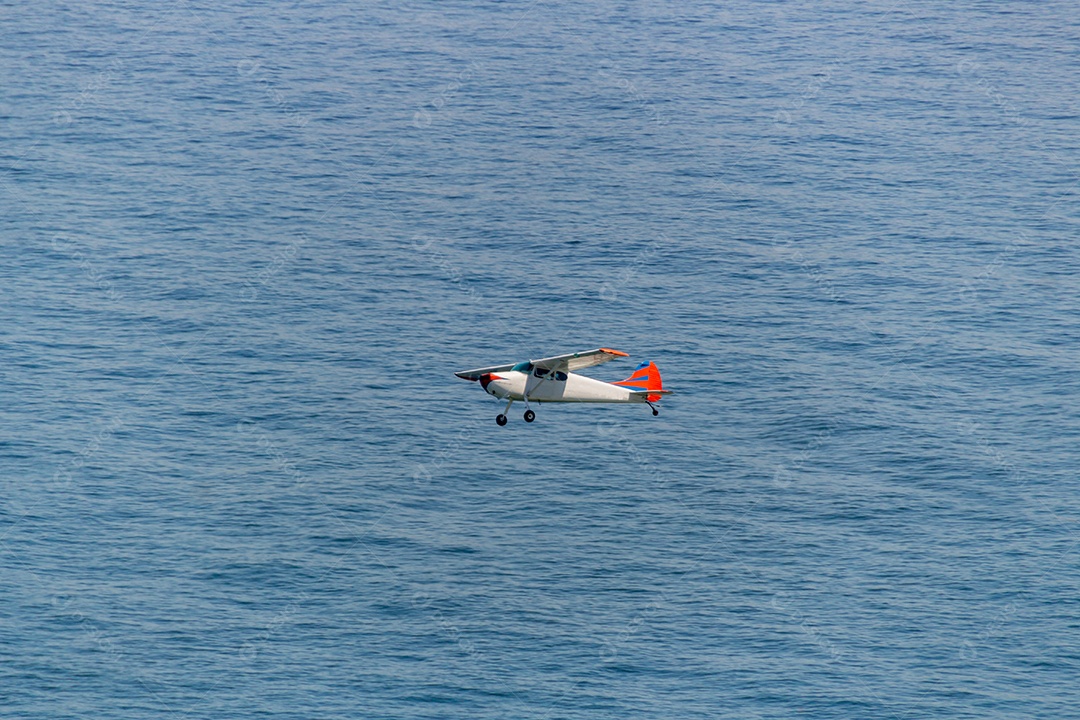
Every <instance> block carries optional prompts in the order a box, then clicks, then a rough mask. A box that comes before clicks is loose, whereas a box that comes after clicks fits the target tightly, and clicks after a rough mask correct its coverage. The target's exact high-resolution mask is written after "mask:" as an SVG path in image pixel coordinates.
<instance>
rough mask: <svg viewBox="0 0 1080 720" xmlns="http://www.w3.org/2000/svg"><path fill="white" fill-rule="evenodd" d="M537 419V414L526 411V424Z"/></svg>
mask: <svg viewBox="0 0 1080 720" xmlns="http://www.w3.org/2000/svg"><path fill="white" fill-rule="evenodd" d="M535 419H536V413H534V412H533V411H532V410H526V411H525V422H532V421H533V420H535Z"/></svg>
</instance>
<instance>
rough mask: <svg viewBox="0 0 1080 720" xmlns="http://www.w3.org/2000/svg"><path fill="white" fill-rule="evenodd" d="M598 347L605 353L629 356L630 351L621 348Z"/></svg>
mask: <svg viewBox="0 0 1080 720" xmlns="http://www.w3.org/2000/svg"><path fill="white" fill-rule="evenodd" d="M600 349H601V350H603V351H604V352H606V353H611V354H612V355H618V356H619V357H630V353H624V352H623V351H622V350H612V349H611V348H600Z"/></svg>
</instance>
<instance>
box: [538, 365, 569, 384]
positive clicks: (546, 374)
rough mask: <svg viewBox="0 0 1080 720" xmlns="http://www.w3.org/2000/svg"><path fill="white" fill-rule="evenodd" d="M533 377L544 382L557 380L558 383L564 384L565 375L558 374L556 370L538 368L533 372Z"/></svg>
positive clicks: (562, 373)
mask: <svg viewBox="0 0 1080 720" xmlns="http://www.w3.org/2000/svg"><path fill="white" fill-rule="evenodd" d="M533 375H535V376H536V377H538V378H542V379H544V380H557V381H558V382H566V373H564V372H559V371H558V370H549V369H547V368H542V367H538V368H536V370H534V371H533Z"/></svg>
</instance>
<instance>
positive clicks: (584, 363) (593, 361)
mask: <svg viewBox="0 0 1080 720" xmlns="http://www.w3.org/2000/svg"><path fill="white" fill-rule="evenodd" d="M620 357H630V355H629V354H628V353H624V352H622V351H620V350H612V349H611V348H597V349H595V350H585V351H583V352H576V353H567V354H566V355H556V356H555V357H549V358H542V359H540V360H533V361H532V364H533V365H535V366H537V367H542V368H547V369H548V370H562V371H563V372H574V371H576V370H581V369H582V368H587V367H592V366H593V365H600V364H601V363H606V362H608V361H609V360H614V359H615V358H620Z"/></svg>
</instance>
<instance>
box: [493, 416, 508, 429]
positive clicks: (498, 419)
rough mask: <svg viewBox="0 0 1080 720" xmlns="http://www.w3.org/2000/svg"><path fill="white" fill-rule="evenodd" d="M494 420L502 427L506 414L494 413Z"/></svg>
mask: <svg viewBox="0 0 1080 720" xmlns="http://www.w3.org/2000/svg"><path fill="white" fill-rule="evenodd" d="M495 422H497V423H499V427H502V426H503V425H505V424H506V416H505V415H502V414H500V415H496V416H495Z"/></svg>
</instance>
